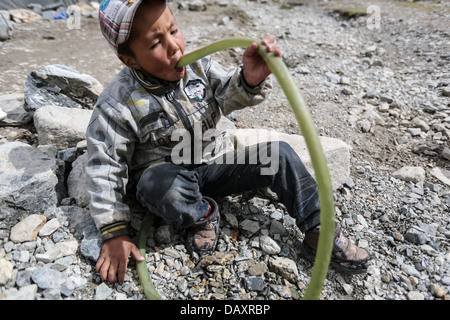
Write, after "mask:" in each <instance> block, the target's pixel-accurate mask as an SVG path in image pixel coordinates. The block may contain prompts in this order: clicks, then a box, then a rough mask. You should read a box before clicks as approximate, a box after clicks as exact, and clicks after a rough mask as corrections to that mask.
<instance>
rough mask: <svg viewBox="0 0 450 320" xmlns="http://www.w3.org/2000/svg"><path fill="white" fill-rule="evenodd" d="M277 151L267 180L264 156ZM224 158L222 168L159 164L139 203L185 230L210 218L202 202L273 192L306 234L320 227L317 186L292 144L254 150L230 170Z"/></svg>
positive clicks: (142, 185)
mask: <svg viewBox="0 0 450 320" xmlns="http://www.w3.org/2000/svg"><path fill="white" fill-rule="evenodd" d="M275 146H276V148H275ZM255 148H257V149H255ZM256 150H257V152H256ZM274 150H275V151H276V152H277V153H278V155H277V162H278V166H277V167H276V168H275V170H272V171H270V173H269V174H268V173H267V168H268V167H269V164H268V163H267V157H263V156H262V155H272V153H271V152H274ZM253 156H256V158H254V157H253ZM225 158H226V156H224V158H223V161H222V162H223V164H217V163H214V164H208V165H199V166H195V167H192V168H189V167H186V166H182V165H175V164H172V163H169V162H161V163H157V164H154V165H152V166H150V167H149V168H148V169H146V171H145V172H144V173H143V174H142V176H141V179H140V181H139V184H138V186H137V199H138V200H139V201H140V202H141V203H142V204H143V205H144V206H147V207H148V208H149V209H150V210H151V211H153V212H154V213H155V214H156V215H158V216H159V217H161V218H162V219H163V220H164V221H165V222H167V223H171V224H173V225H175V226H177V227H180V228H186V227H189V226H191V225H192V224H194V223H195V222H196V221H197V220H199V219H200V218H201V217H203V216H204V215H205V213H206V212H207V208H208V202H207V201H206V200H204V199H203V196H209V197H214V196H226V195H231V194H238V193H242V192H245V191H250V190H257V189H259V188H262V187H270V188H271V190H272V191H274V192H275V193H276V194H277V195H278V198H279V199H280V202H281V203H283V204H284V206H285V207H286V209H287V211H288V213H289V214H290V215H291V216H292V217H293V218H295V219H296V223H297V226H298V227H299V229H300V230H301V231H303V232H304V231H306V230H309V229H311V228H312V227H314V226H316V225H318V224H319V223H320V205H319V196H318V191H317V184H316V182H315V180H314V178H313V177H312V176H311V175H310V174H309V173H308V171H307V170H306V168H305V166H304V164H303V163H302V161H301V160H300V158H299V157H298V155H297V154H296V153H295V151H294V150H293V149H292V148H291V146H290V145H289V144H287V143H285V142H272V143H261V144H259V145H255V146H252V147H250V149H247V150H246V151H245V159H246V160H245V161H243V159H242V158H240V159H238V158H237V156H236V155H234V158H233V157H232V159H234V160H233V161H231V162H232V163H231V164H230V161H225ZM229 159H230V158H228V160H229ZM239 163H244V164H239ZM263 163H264V164H263ZM263 168H266V171H265V172H264V174H262V171H261V169H263Z"/></svg>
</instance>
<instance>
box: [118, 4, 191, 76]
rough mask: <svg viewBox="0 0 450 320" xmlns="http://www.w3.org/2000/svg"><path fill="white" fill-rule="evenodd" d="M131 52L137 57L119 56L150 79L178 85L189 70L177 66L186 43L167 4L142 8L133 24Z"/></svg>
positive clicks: (139, 9) (140, 7) (145, 5)
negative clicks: (173, 82)
mask: <svg viewBox="0 0 450 320" xmlns="http://www.w3.org/2000/svg"><path fill="white" fill-rule="evenodd" d="M132 30H133V31H132V32H133V38H132V41H131V43H130V48H131V50H132V51H133V53H134V55H135V57H134V58H133V57H129V56H125V55H119V58H120V59H121V60H122V62H124V63H125V64H126V65H127V66H129V67H133V68H135V69H138V70H139V71H141V72H142V73H143V74H144V75H146V76H149V75H151V76H154V77H157V78H160V79H163V80H167V81H178V80H180V79H181V78H183V76H184V72H185V69H184V68H182V69H177V68H175V65H176V64H177V63H178V61H179V60H180V58H181V57H182V56H183V54H184V49H185V42H184V38H183V35H182V33H181V31H180V29H179V28H178V25H177V22H176V20H175V18H174V16H173V15H172V12H171V11H170V9H169V7H168V6H167V5H166V4H165V3H164V4H153V5H148V4H146V3H143V4H141V5H140V6H139V8H138V10H137V12H136V15H135V18H134V20H133V28H132Z"/></svg>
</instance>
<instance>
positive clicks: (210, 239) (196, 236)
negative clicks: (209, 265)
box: [187, 197, 220, 256]
mask: <svg viewBox="0 0 450 320" xmlns="http://www.w3.org/2000/svg"><path fill="white" fill-rule="evenodd" d="M203 198H204V199H205V200H207V201H208V202H209V206H210V209H209V211H208V213H207V214H206V216H205V217H203V218H201V219H200V220H199V221H197V222H196V223H195V224H194V225H193V226H192V227H190V228H189V229H188V236H187V248H188V250H189V251H190V252H193V251H195V252H196V253H197V254H198V255H199V256H204V255H208V254H211V253H212V252H213V251H214V249H215V248H216V244H217V240H218V238H219V223H220V213H219V206H218V205H217V203H216V202H215V201H214V200H213V199H211V198H209V197H203Z"/></svg>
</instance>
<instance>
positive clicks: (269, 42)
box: [242, 34, 281, 87]
mask: <svg viewBox="0 0 450 320" xmlns="http://www.w3.org/2000/svg"><path fill="white" fill-rule="evenodd" d="M262 45H264V46H266V50H267V52H272V53H273V54H275V55H276V56H278V57H281V50H280V49H279V48H278V46H277V45H276V43H275V37H274V36H273V35H271V34H269V35H267V36H266V37H265V38H264V39H263V40H262ZM242 62H243V69H244V78H245V81H247V83H248V84H249V85H250V86H252V87H256V86H257V85H258V84H260V83H261V82H262V81H263V80H264V79H266V78H267V77H268V76H269V75H270V74H271V73H272V72H271V71H270V68H269V67H268V66H267V64H266V62H265V61H264V59H263V57H261V56H260V55H259V53H258V44H257V43H256V42H254V43H252V44H251V45H250V46H248V48H247V49H246V50H245V52H244V56H243V58H242Z"/></svg>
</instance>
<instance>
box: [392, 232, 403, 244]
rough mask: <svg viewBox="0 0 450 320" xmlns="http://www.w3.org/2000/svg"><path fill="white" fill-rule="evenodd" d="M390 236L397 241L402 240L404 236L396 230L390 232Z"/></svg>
mask: <svg viewBox="0 0 450 320" xmlns="http://www.w3.org/2000/svg"><path fill="white" fill-rule="evenodd" d="M392 236H393V237H394V239H395V240H397V241H400V242H403V240H404V237H403V235H402V234H401V233H400V232H397V231H396V232H394V233H392Z"/></svg>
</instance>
